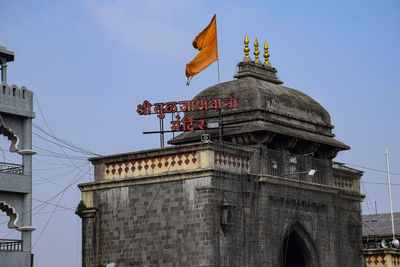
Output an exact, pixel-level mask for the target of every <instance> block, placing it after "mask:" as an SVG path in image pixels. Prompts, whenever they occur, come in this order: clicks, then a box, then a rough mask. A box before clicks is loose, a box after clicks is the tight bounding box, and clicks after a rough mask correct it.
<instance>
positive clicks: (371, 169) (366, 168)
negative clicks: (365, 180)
mask: <svg viewBox="0 0 400 267" xmlns="http://www.w3.org/2000/svg"><path fill="white" fill-rule="evenodd" d="M342 163H344V164H347V165H350V166H354V167H358V168H362V169H365V170H370V171H375V172H383V173H385V174H386V171H384V170H379V169H374V168H370V167H365V166H361V165H356V164H353V163H347V162H342ZM389 174H392V175H400V173H399V172H389Z"/></svg>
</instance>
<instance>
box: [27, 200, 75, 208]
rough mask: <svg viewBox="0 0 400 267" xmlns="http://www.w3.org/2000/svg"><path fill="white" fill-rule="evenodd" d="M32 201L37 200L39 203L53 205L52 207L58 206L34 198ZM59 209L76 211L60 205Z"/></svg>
mask: <svg viewBox="0 0 400 267" xmlns="http://www.w3.org/2000/svg"><path fill="white" fill-rule="evenodd" d="M32 200H35V201H38V202H41V203H46V204H48V205H51V206H56V205H55V204H53V203H51V202H48V201H44V200H40V199H37V198H32ZM58 207H59V208H63V209H66V210H72V211H75V210H74V209H73V208H68V207H64V206H61V205H58Z"/></svg>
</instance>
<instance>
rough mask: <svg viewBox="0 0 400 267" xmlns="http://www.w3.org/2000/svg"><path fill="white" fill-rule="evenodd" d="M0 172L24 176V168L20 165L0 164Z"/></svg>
mask: <svg viewBox="0 0 400 267" xmlns="http://www.w3.org/2000/svg"><path fill="white" fill-rule="evenodd" d="M0 172H3V173H13V174H24V166H23V165H20V164H14V163H7V162H0Z"/></svg>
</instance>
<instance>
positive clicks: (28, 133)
mask: <svg viewBox="0 0 400 267" xmlns="http://www.w3.org/2000/svg"><path fill="white" fill-rule="evenodd" d="M22 140H23V143H22V150H23V151H24V150H25V151H31V150H32V119H31V118H26V119H24V120H23V122H22ZM22 164H23V166H24V175H26V176H27V179H29V184H30V186H31V188H30V192H32V153H23V155H22ZM23 202H24V204H23V213H22V214H23V215H22V226H31V225H32V216H31V210H32V193H28V194H24V200H23ZM31 239H32V232H31V231H24V232H22V240H23V247H22V249H23V251H31V246H32V240H31Z"/></svg>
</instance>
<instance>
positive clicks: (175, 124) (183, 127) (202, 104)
mask: <svg viewBox="0 0 400 267" xmlns="http://www.w3.org/2000/svg"><path fill="white" fill-rule="evenodd" d="M237 100H238V98H237V96H235V95H231V96H230V97H229V98H215V99H209V100H203V99H201V100H188V101H179V102H175V101H174V102H165V103H154V104H151V103H150V102H149V101H147V100H145V101H144V102H143V104H142V105H138V106H137V112H138V114H139V115H151V114H157V117H158V118H159V119H164V118H165V114H166V113H176V112H186V111H204V110H221V109H223V108H227V109H233V108H237ZM175 118H176V119H177V120H175V121H171V125H172V126H171V131H177V132H179V131H192V132H193V131H194V129H195V127H196V126H197V127H196V128H198V129H200V130H204V129H205V125H206V120H205V119H200V120H193V119H192V118H191V117H190V116H184V117H183V118H182V120H181V117H180V116H179V115H176V116H175Z"/></svg>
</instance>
